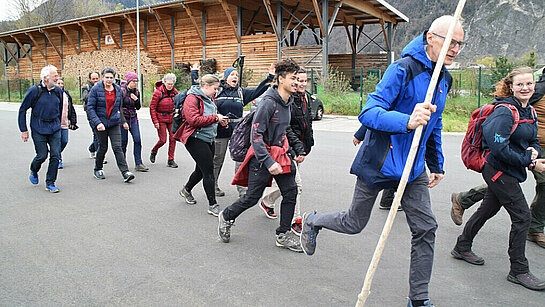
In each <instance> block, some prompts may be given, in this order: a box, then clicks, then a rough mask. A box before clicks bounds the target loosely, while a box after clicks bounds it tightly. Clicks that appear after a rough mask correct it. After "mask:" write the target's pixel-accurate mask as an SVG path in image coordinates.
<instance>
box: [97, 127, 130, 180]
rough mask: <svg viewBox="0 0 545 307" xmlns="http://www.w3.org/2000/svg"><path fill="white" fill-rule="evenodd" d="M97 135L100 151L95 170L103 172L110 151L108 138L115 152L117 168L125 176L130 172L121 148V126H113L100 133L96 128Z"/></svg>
mask: <svg viewBox="0 0 545 307" xmlns="http://www.w3.org/2000/svg"><path fill="white" fill-rule="evenodd" d="M95 133H96V135H97V139H98V144H99V145H98V151H97V156H96V159H95V170H101V169H102V167H103V163H104V156H106V152H107V151H108V138H109V139H110V143H111V144H112V150H113V151H114V155H115V161H116V162H117V167H118V168H119V170H120V171H121V174H125V172H127V171H128V170H129V167H128V166H127V161H126V160H125V154H124V153H123V148H122V147H121V131H120V130H119V126H112V127H108V128H106V130H104V131H98V130H97V129H96V128H95Z"/></svg>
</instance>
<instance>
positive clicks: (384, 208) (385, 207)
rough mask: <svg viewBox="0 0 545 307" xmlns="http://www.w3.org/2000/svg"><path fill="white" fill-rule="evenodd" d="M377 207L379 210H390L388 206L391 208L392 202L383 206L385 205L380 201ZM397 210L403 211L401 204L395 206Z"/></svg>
mask: <svg viewBox="0 0 545 307" xmlns="http://www.w3.org/2000/svg"><path fill="white" fill-rule="evenodd" d="M378 208H379V209H380V210H390V208H392V204H390V205H389V206H385V205H383V204H382V203H380V204H379V205H378ZM397 211H403V208H401V205H400V206H398V207H397Z"/></svg>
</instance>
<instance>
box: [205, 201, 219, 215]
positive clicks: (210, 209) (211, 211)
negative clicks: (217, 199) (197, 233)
mask: <svg viewBox="0 0 545 307" xmlns="http://www.w3.org/2000/svg"><path fill="white" fill-rule="evenodd" d="M207 212H208V214H210V215H213V216H218V214H219V213H220V205H218V204H214V205H212V206H208V211H207Z"/></svg>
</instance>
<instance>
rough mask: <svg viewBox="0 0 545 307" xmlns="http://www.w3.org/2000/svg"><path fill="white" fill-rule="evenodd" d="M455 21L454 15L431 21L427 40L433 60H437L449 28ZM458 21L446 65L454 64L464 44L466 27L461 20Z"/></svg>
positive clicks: (427, 50) (427, 47)
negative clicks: (464, 27)
mask: <svg viewBox="0 0 545 307" xmlns="http://www.w3.org/2000/svg"><path fill="white" fill-rule="evenodd" d="M453 22H455V18H454V16H450V15H444V16H441V17H439V18H437V19H435V20H434V21H433V22H432V23H431V25H430V28H429V30H428V33H427V34H426V40H427V42H428V45H427V46H426V53H427V54H428V56H429V57H430V59H431V60H432V61H433V62H437V60H438V58H439V53H440V52H441V47H442V46H443V43H444V42H445V37H446V36H447V32H448V28H449V27H450V25H451V24H452V23H453ZM456 23H457V24H456V27H455V28H454V34H453V35H452V41H451V47H450V48H449V50H448V52H447V55H446V57H445V62H444V64H445V65H450V64H452V62H453V61H454V59H455V58H456V56H457V55H458V52H460V49H461V47H462V44H463V40H464V29H463V28H462V23H461V22H460V21H457V22H456Z"/></svg>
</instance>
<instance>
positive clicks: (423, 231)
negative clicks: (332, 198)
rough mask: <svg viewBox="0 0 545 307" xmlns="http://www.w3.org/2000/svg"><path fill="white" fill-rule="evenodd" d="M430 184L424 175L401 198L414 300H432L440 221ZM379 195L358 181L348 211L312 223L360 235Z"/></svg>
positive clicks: (319, 216)
mask: <svg viewBox="0 0 545 307" xmlns="http://www.w3.org/2000/svg"><path fill="white" fill-rule="evenodd" d="M428 183H429V179H428V175H427V174H426V172H423V173H422V174H421V175H420V176H418V177H417V178H416V179H415V180H414V181H413V182H411V183H409V184H407V187H406V188H405V192H404V193H403V198H402V199H401V206H402V207H403V211H405V215H406V217H407V223H408V224H409V228H410V229H411V233H412V240H411V264H410V272H409V288H410V290H409V298H410V299H411V300H424V299H428V298H429V296H428V284H429V281H430V278H431V271H432V266H433V253H434V245H435V231H436V229H437V221H436V220H435V216H434V215H433V212H432V210H431V202H430V194H429V191H428ZM379 192H380V190H376V189H372V188H370V187H369V186H367V185H366V184H365V183H364V182H363V181H362V180H361V179H360V178H358V179H357V181H356V186H355V188H354V196H353V198H352V204H351V205H350V208H349V209H348V211H340V212H330V213H321V214H315V215H313V216H311V217H309V219H308V220H307V221H308V224H309V225H310V226H312V227H318V228H322V227H323V228H327V229H330V230H333V231H336V232H340V233H346V234H357V233H360V232H361V231H362V230H363V228H365V225H367V222H368V221H369V217H370V215H371V211H372V209H373V205H374V203H375V200H376V198H377V195H378V193H379Z"/></svg>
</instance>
